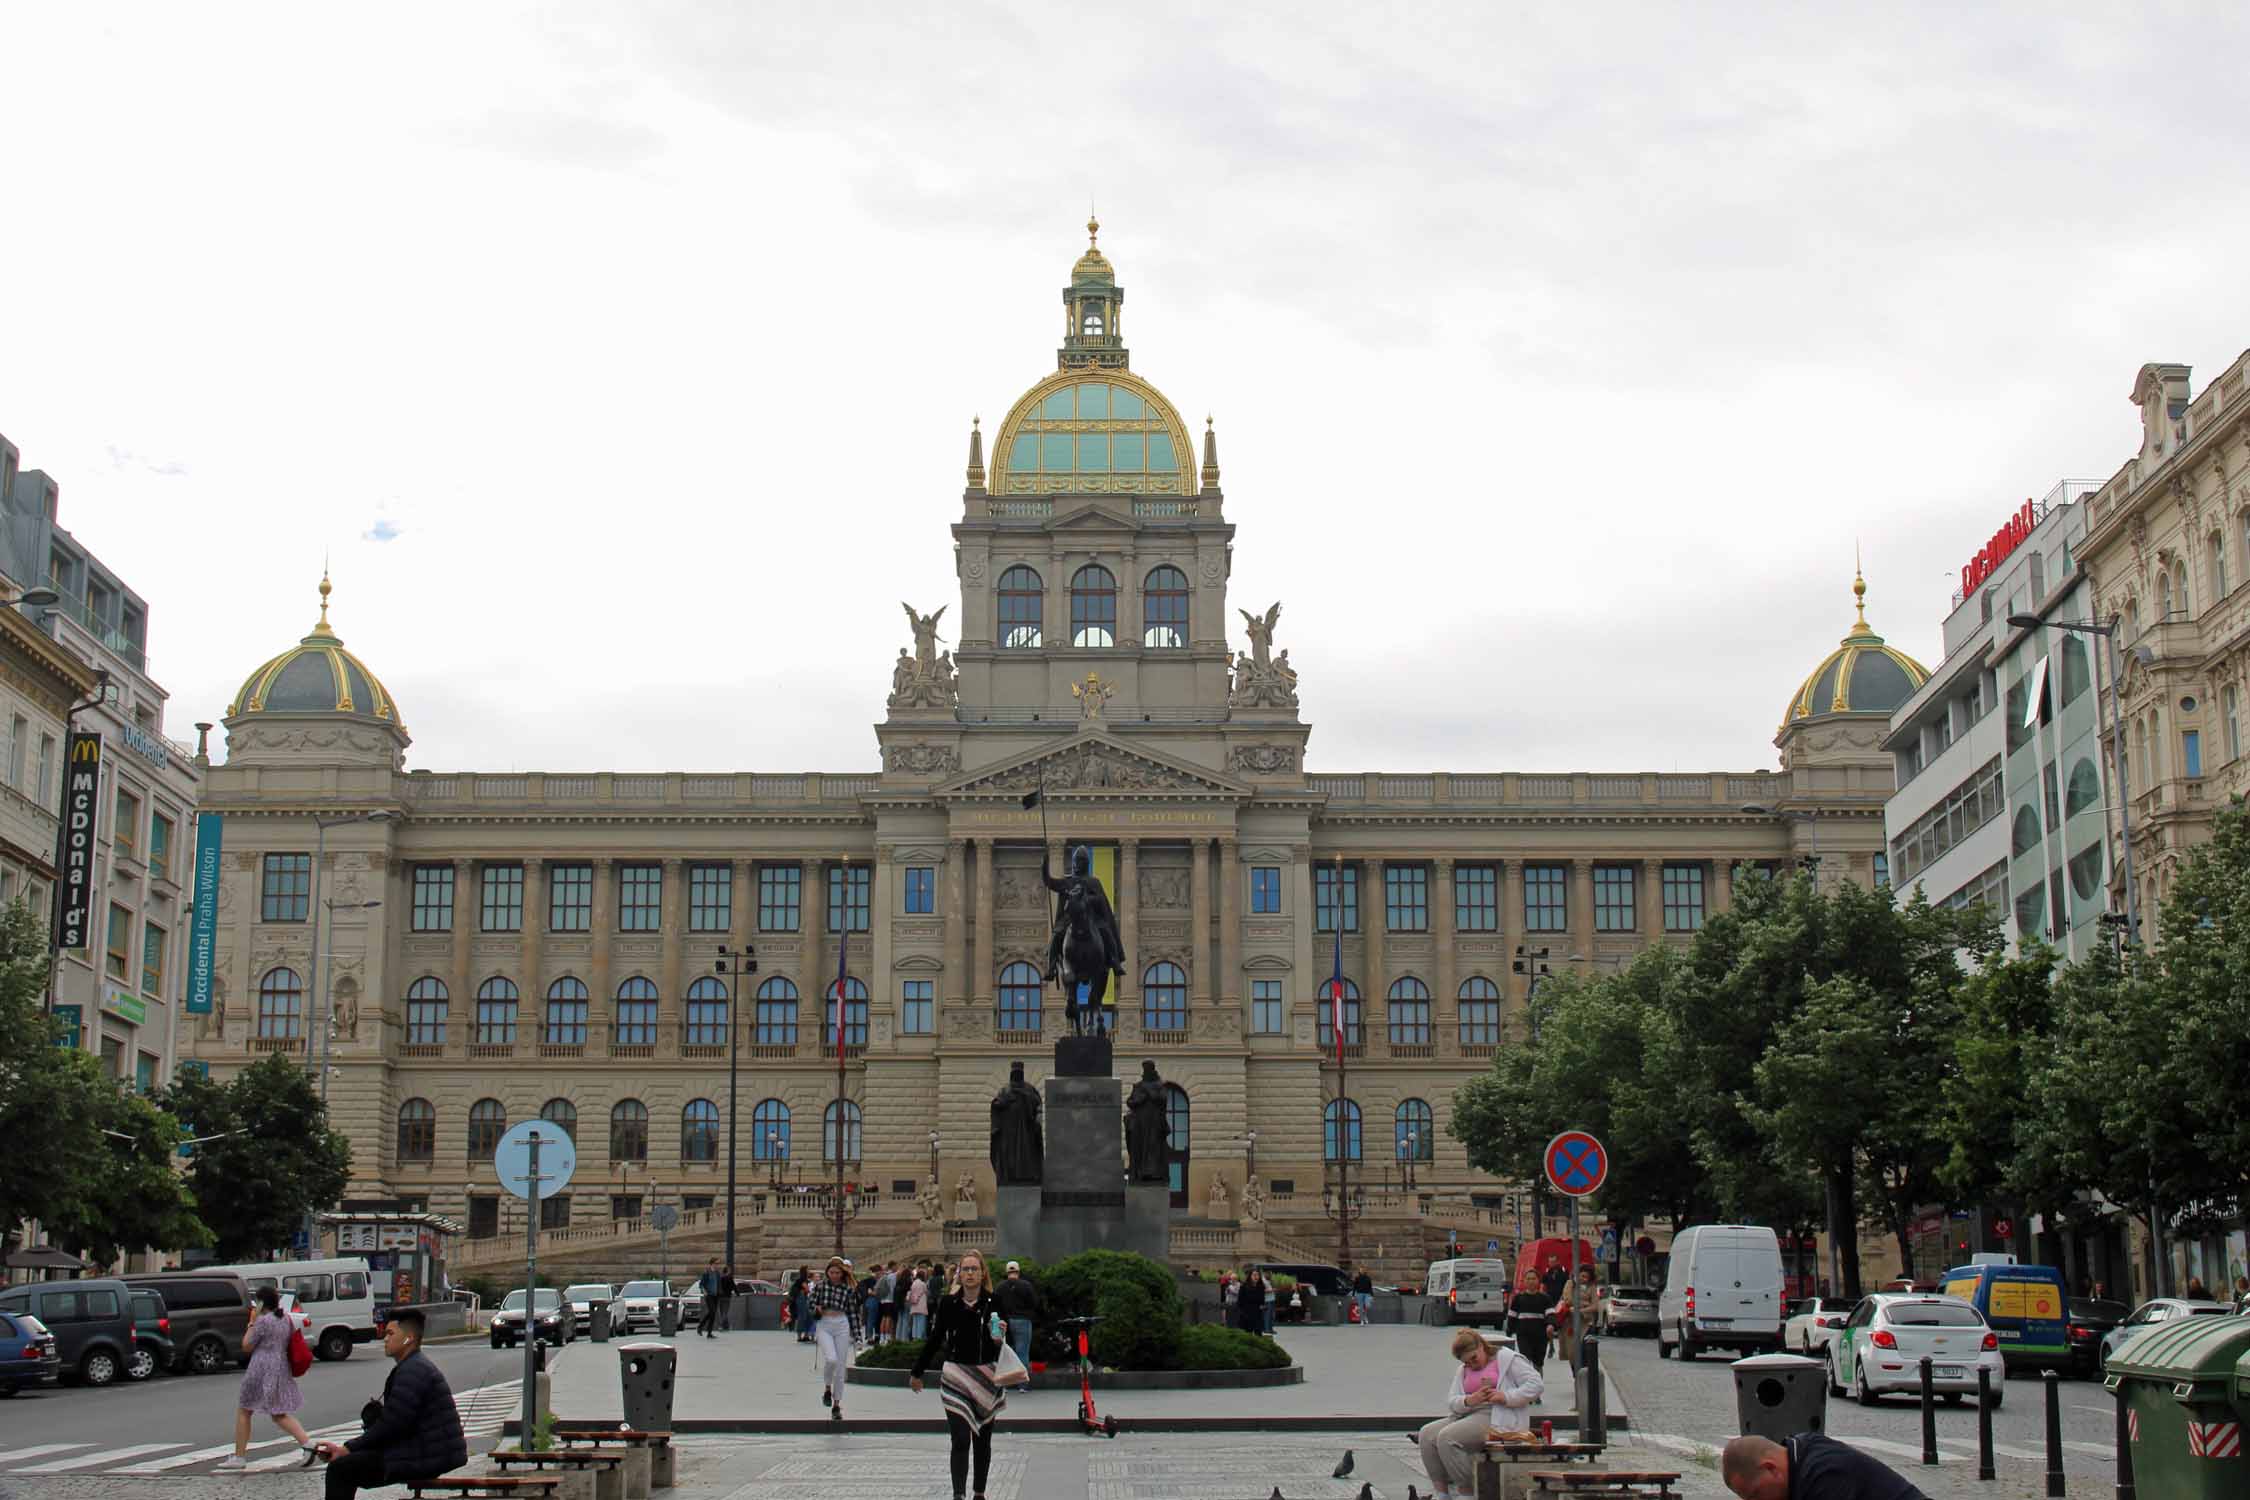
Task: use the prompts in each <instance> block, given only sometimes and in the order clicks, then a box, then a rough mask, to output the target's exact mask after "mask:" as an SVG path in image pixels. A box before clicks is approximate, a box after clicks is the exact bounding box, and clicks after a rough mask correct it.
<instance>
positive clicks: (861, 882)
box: [828, 865, 872, 932]
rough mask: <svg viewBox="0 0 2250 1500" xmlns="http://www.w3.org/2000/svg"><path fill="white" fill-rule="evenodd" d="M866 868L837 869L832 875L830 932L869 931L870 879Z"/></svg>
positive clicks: (869, 872)
mask: <svg viewBox="0 0 2250 1500" xmlns="http://www.w3.org/2000/svg"><path fill="white" fill-rule="evenodd" d="M871 873H872V872H871V871H869V870H868V868H867V866H865V865H837V866H834V867H832V868H831V869H830V870H829V872H828V930H829V931H830V932H865V931H866V930H867V890H868V877H869V875H870V874H871Z"/></svg>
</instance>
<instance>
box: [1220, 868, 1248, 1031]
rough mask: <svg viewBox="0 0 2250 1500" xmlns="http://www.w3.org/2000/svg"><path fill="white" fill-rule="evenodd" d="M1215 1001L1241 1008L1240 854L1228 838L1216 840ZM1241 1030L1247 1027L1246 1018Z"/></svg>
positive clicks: (1232, 1008) (1229, 1007)
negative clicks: (1217, 945) (1217, 911)
mask: <svg viewBox="0 0 2250 1500" xmlns="http://www.w3.org/2000/svg"><path fill="white" fill-rule="evenodd" d="M1217 993H1218V997H1219V1003H1220V1004H1221V1005H1224V1006H1225V1007H1226V1008H1227V1009H1228V1010H1230V1011H1233V1012H1235V1013H1236V1014H1238V1015H1239V1014H1240V1013H1241V1011H1242V855H1241V849H1240V846H1239V845H1237V844H1236V843H1235V841H1234V840H1233V839H1232V838H1228V837H1222V838H1221V839H1220V840H1219V983H1218V986H1217ZM1242 1029H1243V1031H1244V1032H1245V1033H1247V1032H1248V1031H1249V1029H1250V1028H1249V1025H1248V1023H1247V1022H1245V1023H1243V1027H1242Z"/></svg>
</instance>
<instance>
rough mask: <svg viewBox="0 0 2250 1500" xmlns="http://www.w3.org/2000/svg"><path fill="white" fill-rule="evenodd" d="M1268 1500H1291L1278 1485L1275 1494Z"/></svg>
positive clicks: (1275, 1487)
mask: <svg viewBox="0 0 2250 1500" xmlns="http://www.w3.org/2000/svg"><path fill="white" fill-rule="evenodd" d="M1266 1500H1289V1497H1288V1496H1286V1495H1284V1494H1282V1493H1281V1486H1280V1485H1278V1484H1277V1485H1275V1486H1274V1487H1273V1493H1272V1494H1271V1495H1269V1496H1267V1497H1266Z"/></svg>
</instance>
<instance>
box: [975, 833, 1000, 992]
mask: <svg viewBox="0 0 2250 1500" xmlns="http://www.w3.org/2000/svg"><path fill="white" fill-rule="evenodd" d="M992 851H993V842H992V840H991V839H978V840H977V954H976V957H975V958H973V959H971V960H970V961H969V963H970V970H969V972H970V974H971V975H972V976H973V977H974V978H975V980H976V983H975V984H974V985H972V986H970V989H969V993H970V994H971V995H973V996H974V997H975V998H976V1002H977V1004H979V1005H981V1006H983V1007H985V1009H987V1010H990V1009H991V1008H992V1006H993V1002H994V999H995V992H994V989H993V986H994V985H995V984H996V983H998V980H999V974H1000V966H999V963H998V962H997V957H996V955H995V954H994V953H993V951H992V900H993V896H992Z"/></svg>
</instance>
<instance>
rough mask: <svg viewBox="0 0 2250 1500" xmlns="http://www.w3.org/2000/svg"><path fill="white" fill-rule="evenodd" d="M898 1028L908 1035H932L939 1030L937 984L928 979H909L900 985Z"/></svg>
mask: <svg viewBox="0 0 2250 1500" xmlns="http://www.w3.org/2000/svg"><path fill="white" fill-rule="evenodd" d="M898 1029H899V1030H900V1031H901V1032H903V1033H904V1034H906V1035H907V1036H930V1035H933V1034H934V1033H935V1032H936V1031H937V985H936V983H935V982H934V981H932V980H928V979H909V980H907V981H906V983H905V984H904V985H902V986H900V989H899V1000H898Z"/></svg>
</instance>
